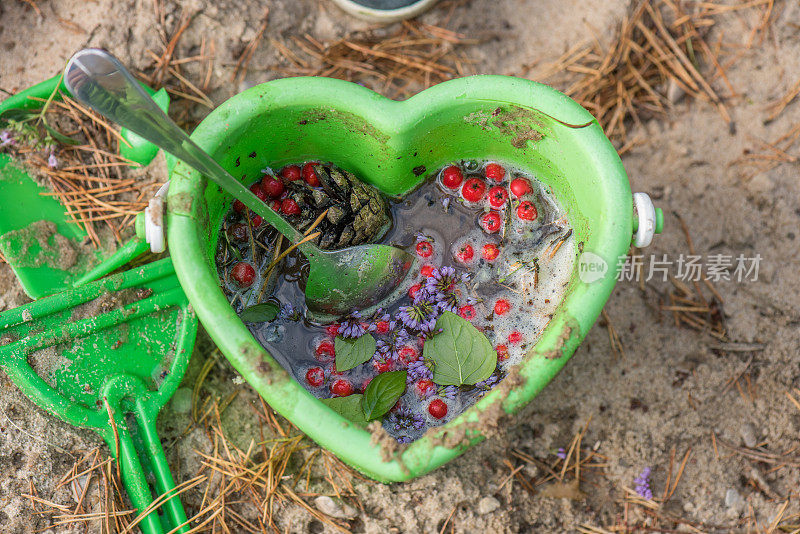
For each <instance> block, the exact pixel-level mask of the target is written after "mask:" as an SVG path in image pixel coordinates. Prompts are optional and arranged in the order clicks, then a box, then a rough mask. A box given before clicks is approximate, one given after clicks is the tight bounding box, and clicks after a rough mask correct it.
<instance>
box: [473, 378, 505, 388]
mask: <svg viewBox="0 0 800 534" xmlns="http://www.w3.org/2000/svg"><path fill="white" fill-rule="evenodd" d="M498 382H500V377H499V376H497V375H492V376H490V377H489V378H487V379H486V380H481V381H480V382H477V383H476V384H475V387H476V388H478V389H483V390H486V391H489V390H490V389H492V388H493V387H495V386H496V385H497V383H498Z"/></svg>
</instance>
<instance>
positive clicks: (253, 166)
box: [167, 76, 635, 481]
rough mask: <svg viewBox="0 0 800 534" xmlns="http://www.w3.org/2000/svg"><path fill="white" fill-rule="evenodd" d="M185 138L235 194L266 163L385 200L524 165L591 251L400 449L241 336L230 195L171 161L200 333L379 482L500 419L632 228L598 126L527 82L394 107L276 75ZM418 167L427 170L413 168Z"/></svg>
mask: <svg viewBox="0 0 800 534" xmlns="http://www.w3.org/2000/svg"><path fill="white" fill-rule="evenodd" d="M192 139H193V140H194V141H196V142H197V144H198V145H200V146H201V147H202V148H204V149H205V150H206V151H208V152H209V153H210V154H211V155H212V156H213V157H214V158H215V159H216V160H217V161H218V162H219V163H220V164H221V165H222V166H223V167H225V168H226V169H227V170H229V171H230V172H231V173H232V174H233V175H234V176H235V177H237V178H239V179H241V180H242V181H243V182H245V183H247V184H249V183H250V182H252V181H253V180H255V179H256V178H257V177H259V176H260V175H261V173H260V172H259V170H260V169H263V168H264V167H265V166H270V167H273V168H276V167H280V166H282V165H284V164H287V163H295V162H298V161H303V160H309V159H318V160H322V161H331V162H332V163H334V164H336V165H339V166H341V167H343V168H345V169H347V170H350V171H352V172H354V173H356V175H358V176H359V177H361V178H362V179H364V180H365V181H367V182H369V183H371V184H373V185H374V186H376V187H378V188H379V189H381V190H382V191H384V192H385V193H386V194H388V195H391V196H401V195H403V194H404V193H406V192H408V191H410V190H412V189H413V188H414V187H415V186H417V185H418V184H419V183H420V182H421V181H422V180H424V178H425V176H426V175H427V174H428V173H429V172H431V171H433V170H436V169H438V168H439V167H441V166H442V165H444V164H447V163H450V162H452V161H456V160H461V159H465V158H476V159H480V158H483V159H494V160H499V161H503V162H506V163H508V164H512V165H514V166H517V167H521V168H524V169H528V170H530V171H532V172H533V173H534V175H535V176H536V177H537V178H538V179H539V180H541V181H542V182H543V183H545V184H546V185H547V186H549V187H550V188H551V189H552V191H553V193H554V194H555V196H556V198H557V199H558V200H559V201H560V203H561V205H562V206H564V207H565V208H566V210H567V213H568V217H569V219H570V222H571V224H572V227H573V229H574V235H575V236H576V239H575V243H576V244H577V248H576V250H575V254H576V256H577V255H580V254H585V253H588V252H591V253H592V254H594V255H592V256H588V257H590V258H592V265H594V268H595V271H593V272H592V273H591V274H592V276H578V275H579V269H581V266H582V265H583V266H585V265H586V264H585V262H583V261H576V262H575V271H574V273H573V276H572V279H571V282H570V285H569V288H568V290H567V292H566V296H565V298H564V301H563V302H562V303H561V305H560V307H559V308H558V311H557V313H556V314H555V315H554V317H553V319H552V321H551V322H550V324H549V326H548V327H547V328H546V329H545V331H544V333H543V335H542V336H541V338H540V340H539V341H538V343H537V344H536V345H535V346H534V347H533V348H532V349H531V350H530V352H529V353H528V354H527V356H526V357H525V359H524V360H523V362H522V363H521V364H520V365H519V366H518V367H517V368H516V369H514V370H513V371H512V372H511V373H510V374H509V376H508V377H506V378H505V379H504V380H503V381H502V382H501V383H500V385H498V386H497V387H496V388H494V389H493V390H492V391H491V392H490V393H488V394H487V395H486V396H485V397H483V398H482V399H481V400H479V401H478V402H477V404H475V405H474V406H473V407H471V408H470V409H468V410H467V411H466V412H465V413H463V414H462V415H461V416H459V417H458V418H456V419H454V420H453V421H451V422H450V423H448V424H446V425H444V426H441V427H438V428H434V429H432V430H431V431H429V432H428V433H427V434H426V435H425V436H424V437H423V438H422V439H420V440H418V441H416V442H414V443H412V444H410V445H408V446H406V445H402V446H401V445H399V444H398V443H396V442H395V441H394V440H393V439H392V438H389V437H388V436H387V435H386V434H381V431H378V432H375V435H374V436H373V434H372V433H370V432H369V431H367V430H363V429H361V428H359V427H357V426H355V425H353V424H351V423H350V422H348V421H347V420H346V419H344V418H342V417H341V416H339V415H338V414H336V413H335V412H333V411H332V410H330V409H329V408H327V407H326V406H325V405H324V404H323V403H322V402H320V401H318V400H317V399H316V398H315V397H314V396H312V395H311V394H310V393H309V392H308V391H306V390H305V389H304V388H303V386H301V385H300V384H299V383H297V382H296V381H295V380H293V379H292V378H290V376H289V374H288V373H287V372H286V371H284V370H283V368H282V367H281V366H280V365H279V364H278V363H277V362H276V361H275V360H274V359H273V358H272V356H270V354H268V353H267V352H266V351H265V350H264V349H263V348H262V347H261V346H260V345H259V344H258V342H257V341H256V340H255V339H254V338H253V336H252V335H251V334H250V333H249V332H248V330H247V328H246V327H245V325H244V324H243V323H242V322H241V321H240V320H239V318H238V316H237V315H236V313H235V312H234V310H233V309H232V308H231V306H230V305H229V304H228V301H227V300H226V298H225V295H224V294H223V293H222V290H221V289H220V286H219V279H218V277H217V273H216V269H215V267H214V261H213V258H214V251H215V247H216V244H217V233H218V229H219V227H220V224H221V221H222V218H223V217H224V215H225V213H226V212H227V210H228V209H229V207H230V203H231V200H232V199H231V198H230V197H229V196H227V195H226V194H224V193H222V192H221V190H220V189H219V188H218V187H217V186H216V185H215V184H213V183H209V182H208V180H207V179H206V178H204V177H203V176H202V175H200V174H199V173H198V172H196V171H194V170H193V169H191V168H189V167H188V166H187V165H185V164H183V163H178V165H177V166H176V167H175V169H174V171H173V173H172V175H171V180H172V182H171V185H170V188H169V194H168V220H167V227H168V242H169V248H170V251H171V254H172V259H173V262H174V264H175V269H176V271H177V273H178V277H179V278H180V281H181V285H182V286H183V288H184V290H185V291H186V294H187V295H188V297H189V300H190V301H191V303H192V305H193V306H194V308H195V310H196V311H197V315H198V316H199V318H200V320H201V321H202V323H203V325H204V326H205V328H206V330H207V331H208V332H209V334H210V335H211V337H212V338H213V339H214V341H215V342H216V343H217V345H218V346H219V348H220V349H221V350H222V352H223V353H224V354H225V355H226V356H227V358H228V360H230V362H231V364H233V366H234V367H235V368H236V370H237V371H238V372H239V373H241V374H242V376H243V377H244V378H245V379H247V381H248V382H249V383H250V385H252V386H253V387H254V388H255V389H256V390H257V391H258V393H259V394H261V396H262V397H263V398H264V399H265V400H266V401H267V402H268V403H269V404H270V405H271V406H272V407H273V408H274V409H275V410H277V411H278V412H280V413H281V414H282V415H283V416H284V417H286V418H287V419H289V420H290V421H292V422H293V423H294V424H295V425H297V426H298V427H299V428H300V429H301V430H302V431H303V432H305V433H306V434H307V435H308V436H310V437H311V438H312V439H314V440H315V441H316V442H317V443H319V444H320V445H322V446H323V447H325V448H327V449H329V450H330V451H332V452H334V453H335V454H336V455H337V456H338V457H339V458H341V459H342V460H344V461H345V462H346V463H348V464H349V465H351V466H353V467H355V468H357V469H358V470H359V471H361V472H363V473H365V474H367V475H369V476H371V477H373V478H375V479H378V480H381V481H402V480H408V479H411V478H413V477H416V476H419V475H421V474H424V473H427V472H428V471H430V470H432V469H435V468H436V467H438V466H440V465H442V464H444V463H446V462H448V461H449V460H452V459H453V458H455V457H456V456H458V455H459V454H461V453H463V452H464V451H465V450H466V449H467V448H469V447H470V446H471V445H473V444H475V443H477V442H478V441H480V440H481V439H483V438H484V437H486V436H487V435H489V434H491V433H492V431H493V430H495V429H497V428H498V425H505V424H507V423H508V422H509V421H510V420H511V418H512V417H513V414H514V413H515V412H517V411H518V410H519V409H520V408H522V407H523V406H524V405H525V404H527V403H528V402H529V401H530V400H531V399H532V398H533V397H534V396H535V395H536V394H537V393H538V392H539V391H541V389H542V388H543V387H544V386H545V385H546V384H547V383H548V382H549V381H550V380H551V379H552V378H553V376H555V374H556V373H557V372H558V371H559V370H560V369H561V367H562V366H563V365H564V364H565V363H566V361H567V360H568V359H569V357H570V356H571V355H572V353H573V352H574V351H575V349H576V348H577V346H578V344H579V343H580V342H581V340H582V339H583V337H584V336H585V335H586V333H587V332H588V330H589V328H590V327H591V326H592V324H593V323H594V321H595V320H596V319H597V316H598V315H599V314H600V310H601V309H602V307H603V305H604V304H605V302H606V299H607V298H608V296H609V294H610V293H611V290H612V288H613V287H614V283H615V278H616V276H615V275H616V265H617V258H618V257H620V256H621V255H624V254H626V252H627V250H628V247H629V246H630V243H631V233H632V231H633V230H634V229H635V228H634V225H635V223H634V220H633V201H632V196H631V191H630V187H629V184H628V179H627V176H626V174H625V170H624V169H623V167H622V162H621V161H620V159H619V157H618V155H617V153H616V150H615V149H614V147H613V146H612V145H611V143H610V142H609V141H608V139H607V138H606V137H605V136H604V135H603V131H602V129H601V127H600V126H599V125H598V124H597V122H596V121H595V120H594V118H593V117H592V116H591V115H590V114H589V113H588V112H587V111H586V110H585V109H583V108H582V107H581V106H580V105H578V104H577V103H575V102H574V101H573V100H571V99H569V98H568V97H567V96H565V95H563V94H561V93H559V92H558V91H555V90H554V89H551V88H549V87H547V86H545V85H541V84H538V83H535V82H531V81H528V80H522V79H517V78H511V77H505V76H475V77H470V78H461V79H457V80H452V81H449V82H445V83H442V84H440V85H437V86H435V87H432V88H430V89H427V90H426V91H423V92H422V93H420V94H418V95H416V96H414V97H412V98H410V99H408V100H405V101H402V102H396V101H392V100H388V99H386V98H384V97H382V96H380V95H378V94H377V93H374V92H372V91H370V90H368V89H365V88H363V87H361V86H359V85H355V84H352V83H348V82H343V81H339V80H334V79H328V78H287V79H282V80H277V81H274V82H270V83H266V84H263V85H259V86H257V87H254V88H252V89H250V90H247V91H245V92H243V93H241V94H238V95H236V96H234V97H233V98H231V99H230V100H228V101H227V102H225V103H224V104H223V105H221V106H220V107H219V108H217V109H216V110H215V111H213V112H212V113H211V114H210V115H209V116H208V117H207V118H206V119H205V120H204V121H203V122H202V123H201V124H200V125H199V126H198V127H197V129H196V130H195V131H194V133H193V134H192ZM423 167H424V169H426V171H427V172H422V173H420V169H422V168H423ZM415 171H416V172H415ZM595 255H596V256H595ZM598 265H599V267H598ZM598 269H599V270H598ZM581 279H584V280H588V281H590V283H587V282H584V281H582V280H581Z"/></svg>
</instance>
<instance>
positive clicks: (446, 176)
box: [442, 165, 464, 189]
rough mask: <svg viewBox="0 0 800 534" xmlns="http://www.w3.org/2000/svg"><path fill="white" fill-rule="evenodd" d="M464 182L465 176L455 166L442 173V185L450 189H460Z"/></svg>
mask: <svg viewBox="0 0 800 534" xmlns="http://www.w3.org/2000/svg"><path fill="white" fill-rule="evenodd" d="M463 181H464V175H463V174H462V173H461V169H459V168H458V167H456V166H455V165H450V166H449V167H447V168H446V169H445V170H443V171H442V184H444V186H445V187H447V188H448V189H458V187H459V186H460V185H461V182H463Z"/></svg>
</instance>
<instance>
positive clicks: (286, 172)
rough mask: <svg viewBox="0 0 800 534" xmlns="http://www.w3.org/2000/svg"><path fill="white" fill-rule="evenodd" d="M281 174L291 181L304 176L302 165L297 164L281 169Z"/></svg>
mask: <svg viewBox="0 0 800 534" xmlns="http://www.w3.org/2000/svg"><path fill="white" fill-rule="evenodd" d="M281 176H283V177H284V178H286V179H287V180H289V181H290V182H294V181H295V180H299V179H300V178H301V177H302V174H301V171H300V167H298V166H297V165H287V166H286V167H284V168H283V169H281Z"/></svg>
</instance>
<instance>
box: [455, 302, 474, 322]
mask: <svg viewBox="0 0 800 534" xmlns="http://www.w3.org/2000/svg"><path fill="white" fill-rule="evenodd" d="M458 314H459V315H460V316H461V318H462V319H466V320H467V321H471V320H473V319H474V318H475V317H477V316H478V313H477V312H476V311H475V306H473V305H472V304H467V305H465V306H461V307H460V308H459V309H458Z"/></svg>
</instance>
